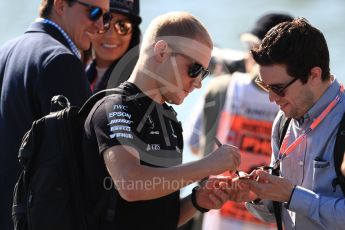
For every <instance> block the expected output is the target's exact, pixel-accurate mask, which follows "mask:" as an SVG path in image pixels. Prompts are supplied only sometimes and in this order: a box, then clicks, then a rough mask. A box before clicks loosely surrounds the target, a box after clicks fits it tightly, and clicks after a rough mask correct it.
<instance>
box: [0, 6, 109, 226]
mask: <svg viewBox="0 0 345 230" xmlns="http://www.w3.org/2000/svg"><path fill="white" fill-rule="evenodd" d="M108 9H109V1H108V0H75V1H70V0H69V1H66V0H54V1H53V0H42V2H41V7H40V12H39V14H40V18H38V19H36V21H35V22H34V23H32V24H31V25H30V27H29V28H28V30H27V31H26V32H25V34H23V35H22V36H20V37H18V38H16V39H14V40H11V41H10V42H8V43H6V44H5V45H3V46H2V47H1V48H0V76H1V79H0V95H1V98H0V108H1V110H0V146H1V153H0V164H1V165H0V170H1V171H0V178H1V179H0V188H1V196H0V213H1V216H0V225H1V226H0V229H2V230H7V229H13V227H11V225H12V224H11V204H12V193H13V187H14V184H15V181H16V179H17V178H18V174H19V171H20V166H19V164H18V160H17V153H18V150H19V147H20V142H21V139H22V137H23V135H24V133H25V132H26V131H27V130H29V128H30V127H31V124H32V122H33V121H34V120H36V119H38V118H40V117H42V116H44V115H46V114H48V113H49V112H50V100H51V99H52V97H53V96H54V95H59V94H60V95H64V96H66V97H67V98H68V99H69V101H70V103H71V105H75V106H81V105H82V104H83V103H84V102H85V101H86V99H87V98H88V97H89V95H90V94H91V93H90V89H89V85H88V82H87V79H86V77H85V72H84V68H83V65H82V63H81V61H80V54H79V50H87V49H88V48H89V47H90V41H91V40H90V35H92V34H94V33H96V32H97V31H98V30H100V29H103V24H104V23H107V22H108V21H109V19H110V18H109V15H108V13H107V12H108Z"/></svg>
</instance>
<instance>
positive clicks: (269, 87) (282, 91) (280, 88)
mask: <svg viewBox="0 0 345 230" xmlns="http://www.w3.org/2000/svg"><path fill="white" fill-rule="evenodd" d="M297 80H298V78H294V79H293V80H291V81H290V82H289V83H287V84H286V85H284V86H277V85H266V84H265V83H263V81H262V80H261V79H260V77H259V76H257V77H256V78H255V80H254V81H255V83H256V84H257V85H258V86H259V87H260V88H261V89H263V90H265V91H266V92H269V91H270V90H271V91H272V92H273V93H275V94H277V95H278V96H279V97H284V96H285V90H286V89H287V87H289V86H290V85H292V83H294V82H295V81H297Z"/></svg>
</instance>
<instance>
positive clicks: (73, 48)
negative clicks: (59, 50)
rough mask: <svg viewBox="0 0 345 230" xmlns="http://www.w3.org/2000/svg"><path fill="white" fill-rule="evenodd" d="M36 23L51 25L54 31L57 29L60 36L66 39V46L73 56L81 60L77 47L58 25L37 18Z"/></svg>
mask: <svg viewBox="0 0 345 230" xmlns="http://www.w3.org/2000/svg"><path fill="white" fill-rule="evenodd" d="M36 21H37V22H42V23H45V24H49V25H52V26H54V27H55V28H56V29H58V30H59V31H60V33H61V34H62V36H63V37H64V38H65V39H66V41H67V43H68V46H69V47H70V48H71V50H72V52H73V54H74V55H75V56H77V57H78V58H79V59H80V58H81V54H80V52H79V50H78V48H77V46H76V45H75V44H74V42H73V41H72V39H71V38H70V37H69V36H68V34H67V33H66V32H65V31H64V30H63V29H62V28H61V27H60V26H59V25H58V24H56V23H55V22H53V21H51V20H49V19H46V18H37V19H36Z"/></svg>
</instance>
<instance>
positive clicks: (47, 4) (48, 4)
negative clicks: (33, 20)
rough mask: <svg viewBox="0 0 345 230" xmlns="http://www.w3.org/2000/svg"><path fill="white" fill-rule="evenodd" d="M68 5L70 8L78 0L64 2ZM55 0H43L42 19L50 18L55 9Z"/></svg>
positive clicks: (40, 9)
mask: <svg viewBox="0 0 345 230" xmlns="http://www.w3.org/2000/svg"><path fill="white" fill-rule="evenodd" d="M64 1H66V2H67V3H68V5H69V6H72V5H73V4H74V2H75V1H76V0H64ZM53 5H54V0H42V1H41V4H40V7H39V10H38V12H39V16H40V17H41V18H48V17H49V16H50V14H51V11H52V9H53Z"/></svg>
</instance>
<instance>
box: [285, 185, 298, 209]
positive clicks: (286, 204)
mask: <svg viewBox="0 0 345 230" xmlns="http://www.w3.org/2000/svg"><path fill="white" fill-rule="evenodd" d="M295 189H296V185H295V186H293V189H292V191H291V194H290V197H289V201H288V202H287V203H284V206H285V208H286V209H289V207H290V202H291V198H292V195H293V193H294V191H295Z"/></svg>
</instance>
